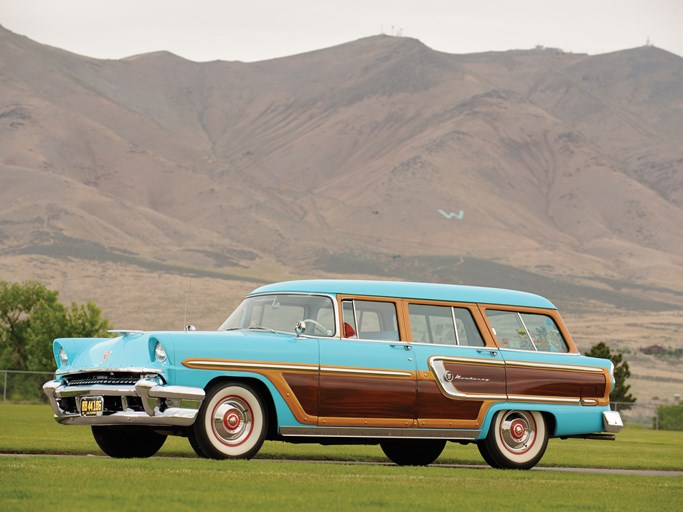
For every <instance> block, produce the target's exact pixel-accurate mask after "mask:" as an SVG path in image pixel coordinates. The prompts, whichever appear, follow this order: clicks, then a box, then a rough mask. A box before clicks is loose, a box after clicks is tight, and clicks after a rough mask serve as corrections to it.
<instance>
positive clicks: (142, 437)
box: [92, 425, 166, 459]
mask: <svg viewBox="0 0 683 512" xmlns="http://www.w3.org/2000/svg"><path fill="white" fill-rule="evenodd" d="M92 435H93V437H94V438H95V442H96V443H97V446H99V447H100V449H101V450H102V451H103V452H104V453H106V454H107V455H109V456H110V457H115V458H117V459H144V458H147V457H151V456H152V455H154V454H155V453H156V452H158V451H159V448H161V447H162V446H163V445H164V443H165V442H166V436H165V435H163V434H158V433H156V432H154V431H153V430H150V429H149V428H145V427H104V426H101V425H93V426H92Z"/></svg>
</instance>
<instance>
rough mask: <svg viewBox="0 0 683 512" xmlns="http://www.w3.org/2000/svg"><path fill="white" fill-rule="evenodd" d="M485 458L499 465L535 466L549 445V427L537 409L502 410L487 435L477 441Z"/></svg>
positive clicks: (491, 463) (488, 461)
mask: <svg viewBox="0 0 683 512" xmlns="http://www.w3.org/2000/svg"><path fill="white" fill-rule="evenodd" d="M477 446H478V447H479V452H480V453H481V455H482V457H484V460H485V461H486V462H487V463H488V464H489V465H490V466H491V467H494V468H499V469H531V468H532V467H534V466H535V465H536V464H537V463H538V461H540V460H541V458H542V457H543V454H544V453H545V449H546V447H547V446H548V428H547V425H546V422H545V419H544V418H543V414H541V413H540V412H536V411H500V412H497V413H496V415H495V416H494V418H493V422H492V424H491V428H490V429H489V433H488V435H487V436H486V439H484V440H483V441H479V442H478V443H477Z"/></svg>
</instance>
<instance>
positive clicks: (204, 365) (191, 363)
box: [182, 359, 318, 372]
mask: <svg viewBox="0 0 683 512" xmlns="http://www.w3.org/2000/svg"><path fill="white" fill-rule="evenodd" d="M182 364H183V366H187V367H189V368H199V369H203V370H209V369H215V367H216V366H219V367H221V368H231V369H238V370H241V369H245V368H246V369H262V370H282V371H286V370H295V371H302V372H317V371H318V366H317V365H302V364H288V363H257V362H249V361H246V362H241V361H221V360H211V359H186V360H185V361H183V362H182Z"/></svg>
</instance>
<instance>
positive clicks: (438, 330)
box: [408, 304, 484, 347]
mask: <svg viewBox="0 0 683 512" xmlns="http://www.w3.org/2000/svg"><path fill="white" fill-rule="evenodd" d="M408 312H409V313H410V329H411V332H412V335H413V341H416V342H419V343H438V344H446V345H466V346H474V347H482V346H484V340H483V339H482V337H481V334H479V330H478V329H477V326H476V324H475V323H474V319H473V318H472V313H470V312H469V310H467V309H465V308H454V307H449V306H428V305H423V304H409V305H408Z"/></svg>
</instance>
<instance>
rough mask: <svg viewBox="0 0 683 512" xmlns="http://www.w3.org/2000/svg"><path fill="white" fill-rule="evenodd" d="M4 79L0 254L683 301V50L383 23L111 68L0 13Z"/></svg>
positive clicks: (660, 305)
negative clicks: (350, 32)
mask: <svg viewBox="0 0 683 512" xmlns="http://www.w3.org/2000/svg"><path fill="white" fill-rule="evenodd" d="M0 72H1V76H2V80H1V81H0V132H1V133H2V134H3V135H2V138H1V139H0V154H1V155H2V156H1V157H0V172H1V173H2V186H1V187H0V251H2V254H5V255H8V256H9V255H13V254H14V255H17V254H44V255H47V256H49V257H54V258H56V259H57V260H59V259H60V258H64V257H67V256H68V257H79V258H83V259H86V260H88V259H89V260H91V261H100V260H104V261H122V260H125V261H127V262H129V263H132V264H136V265H142V266H143V267H150V268H152V267H153V266H154V265H162V267H163V266H164V265H166V267H163V268H171V267H173V268H176V267H177V268H178V269H180V270H179V271H182V268H186V269H187V268H188V267H191V269H193V270H192V271H193V272H198V271H202V272H217V273H218V274H217V275H220V273H221V272H223V273H230V272H234V271H235V270H236V269H241V270H240V272H243V273H246V274H245V275H252V276H257V275H259V274H260V273H261V270H260V269H262V268H273V265H275V266H278V267H279V268H289V269H291V270H292V272H293V273H295V274H301V275H307V274H311V273H315V272H316V271H331V272H337V273H338V272H345V273H351V274H370V275H390V276H395V277H402V278H411V279H425V280H435V279H438V280H444V279H445V280H449V281H457V282H473V281H474V282H475V284H476V283H478V282H482V283H483V282H484V281H487V280H491V281H494V282H500V283H501V284H503V285H507V286H518V287H524V288H526V289H532V290H535V289H539V290H544V289H546V288H548V287H549V286H550V285H549V284H544V283H551V282H553V280H557V279H560V280H561V281H562V282H564V283H565V284H572V285H573V286H586V287H588V288H587V289H586V290H585V292H583V293H585V294H586V295H590V294H591V293H597V291H600V290H602V291H604V290H607V291H609V292H610V293H613V295H612V296H610V297H611V298H610V297H603V298H601V299H600V301H602V302H607V303H610V304H613V305H617V306H619V307H621V306H623V305H625V303H626V302H629V301H630V300H631V299H634V298H637V299H638V300H643V301H646V302H647V301H649V302H648V303H647V304H645V303H642V304H641V305H643V306H647V307H648V308H649V309H674V308H676V307H677V305H678V304H679V303H680V299H681V296H682V295H681V294H682V293H683V272H681V267H682V266H683V257H682V256H681V254H683V229H681V227H680V226H682V225H683V209H682V208H683V182H682V180H683V139H682V137H683V136H682V135H681V133H683V130H681V128H683V126H682V125H683V86H681V84H682V83H683V80H682V79H681V78H683V59H680V58H679V57H676V56H674V55H672V54H670V53H667V52H665V51H663V50H659V49H657V48H650V47H647V48H636V49H633V50H626V51H622V52H616V53H613V54H608V55H599V56H587V55H573V54H564V53H562V52H560V51H557V50H549V49H546V50H543V49H540V50H539V49H537V50H531V51H512V52H502V53H487V54H477V55H449V54H444V53H439V52H435V51H433V50H431V49H430V48H428V47H426V46H425V45H423V44H422V43H420V42H419V41H417V40H413V39H409V38H396V37H389V36H377V37H370V38H366V39H361V40H359V41H354V42H351V43H347V44H344V45H341V46H337V47H333V48H328V49H325V50H319V51H315V52H310V53H306V54H302V55H296V56H292V57H287V58H281V59H275V60H270V61H263V62H257V63H251V64H245V63H240V62H220V61H216V62H207V63H195V62H190V61H187V60H184V59H182V58H180V57H177V56H175V55H173V54H170V53H168V52H158V53H153V54H147V55H140V56H135V57H130V58H127V59H123V60H119V61H109V60H96V59H91V58H86V57H81V56H78V55H74V54H70V53H68V52H65V51H62V50H59V49H56V48H51V47H47V46H44V45H40V44H37V43H35V42H33V41H30V40H29V39H26V38H24V37H21V36H17V35H15V34H12V33H11V32H9V31H7V30H4V29H1V28H0ZM439 210H443V212H445V213H454V214H457V216H453V217H452V218H450V219H449V218H446V217H445V216H444V215H443V214H441V213H439ZM461 211H462V214H460V212H461ZM460 216H462V218H458V217H460ZM434 258H439V261H441V262H442V263H441V264H440V265H438V266H435V265H434ZM462 261H465V262H468V264H467V265H460V264H459V262H462ZM449 262H450V263H449ZM487 262H488V263H495V265H497V266H496V267H495V268H496V269H497V270H495V271H493V270H492V268H493V267H492V268H489V270H488V271H483V270H482V269H483V268H484V267H486V265H488V263H487ZM449 265H450V266H451V267H452V268H454V269H455V266H456V265H457V271H455V270H453V271H451V272H448V271H447V269H448V267H449ZM510 267H514V268H518V269H523V270H525V271H526V272H528V274H525V276H526V277H524V278H522V277H517V278H514V279H513V278H511V277H510V275H512V274H514V272H512V271H511V270H510ZM486 268H488V267H486ZM316 269H317V270H316ZM439 269H442V270H439ZM444 269H445V270H444ZM492 272H493V273H492ZM594 278H598V279H594ZM624 283H626V284H628V286H625V285H624ZM484 284H490V283H488V282H487V283H484ZM566 289H567V288H566V287H562V288H560V290H559V292H558V293H557V294H556V295H557V296H559V297H556V298H557V300H559V301H560V302H563V301H566V302H567V303H575V299H576V298H577V297H578V296H580V295H581V293H582V292H578V291H576V293H574V292H572V293H569V292H566ZM624 296H625V297H626V299H624ZM620 297H621V298H620ZM629 297H630V299H629ZM624 301H626V302H624ZM635 304H636V305H637V304H638V303H637V302H636V303H635Z"/></svg>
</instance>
